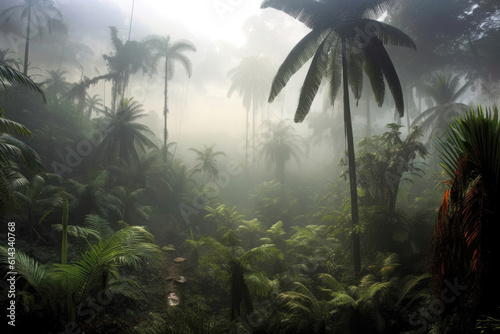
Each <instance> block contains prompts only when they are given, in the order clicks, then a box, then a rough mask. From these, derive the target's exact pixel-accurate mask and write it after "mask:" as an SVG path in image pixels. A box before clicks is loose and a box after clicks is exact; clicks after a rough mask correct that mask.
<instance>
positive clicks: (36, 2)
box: [0, 0, 63, 75]
mask: <svg viewBox="0 0 500 334" xmlns="http://www.w3.org/2000/svg"><path fill="white" fill-rule="evenodd" d="M17 14H19V15H20V18H21V19H22V20H26V22H27V23H26V44H25V47H24V69H23V74H24V75H27V74H28V55H29V47H30V31H31V27H32V26H35V27H37V28H39V29H42V28H43V26H44V25H47V27H48V29H49V32H50V31H51V30H52V26H53V25H54V23H56V22H57V21H59V22H62V19H63V16H62V13H61V11H60V10H59V9H58V8H57V7H56V2H55V1H53V0H23V3H22V4H20V5H15V6H12V7H10V8H7V9H5V10H4V11H3V12H2V13H0V21H3V22H5V23H7V22H9V21H10V20H11V19H12V18H13V17H14V16H17Z"/></svg>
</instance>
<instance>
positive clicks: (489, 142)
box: [439, 106, 500, 189]
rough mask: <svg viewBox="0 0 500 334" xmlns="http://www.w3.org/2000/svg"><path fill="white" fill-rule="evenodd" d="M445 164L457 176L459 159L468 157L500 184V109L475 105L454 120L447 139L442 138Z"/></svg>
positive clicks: (495, 186) (495, 184)
mask: <svg viewBox="0 0 500 334" xmlns="http://www.w3.org/2000/svg"><path fill="white" fill-rule="evenodd" d="M439 144H440V147H441V149H440V152H441V156H442V164H441V166H442V167H443V168H444V170H445V171H446V173H447V174H448V175H449V176H450V177H451V178H453V177H455V171H456V170H457V169H458V163H459V160H460V159H461V158H463V157H466V158H467V160H468V161H469V162H470V163H471V164H472V166H473V168H475V169H476V170H477V172H478V173H480V174H481V175H482V176H483V177H484V178H485V181H486V184H489V185H490V186H491V187H492V188H493V189H499V186H500V120H499V118H498V109H497V107H495V108H494V109H493V110H492V109H486V110H485V111H483V108H482V107H481V106H478V107H477V111H475V110H474V109H473V108H471V110H469V111H468V112H467V113H466V115H465V116H464V117H461V118H459V119H457V120H456V121H455V122H453V123H452V124H450V129H449V133H448V134H447V135H446V138H445V140H440V141H439Z"/></svg>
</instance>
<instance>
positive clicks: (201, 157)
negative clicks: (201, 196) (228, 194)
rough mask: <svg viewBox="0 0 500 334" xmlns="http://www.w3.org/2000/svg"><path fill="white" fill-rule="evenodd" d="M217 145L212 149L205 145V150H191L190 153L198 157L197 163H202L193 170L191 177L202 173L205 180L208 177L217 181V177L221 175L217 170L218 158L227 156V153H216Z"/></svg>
mask: <svg viewBox="0 0 500 334" xmlns="http://www.w3.org/2000/svg"><path fill="white" fill-rule="evenodd" d="M214 147H215V144H213V145H212V146H210V147H207V145H205V148H204V149H203V150H198V149H196V148H193V147H192V148H190V149H189V150H190V151H193V152H195V153H196V154H197V155H198V156H197V157H196V161H199V162H200V163H199V164H197V165H196V166H194V167H193V169H192V170H191V175H193V174H195V173H202V174H203V180H204V178H205V176H206V175H208V177H209V178H210V179H211V180H212V181H215V180H216V179H217V176H218V175H219V169H218V168H217V157H219V156H225V155H226V153H224V152H222V151H216V152H214Z"/></svg>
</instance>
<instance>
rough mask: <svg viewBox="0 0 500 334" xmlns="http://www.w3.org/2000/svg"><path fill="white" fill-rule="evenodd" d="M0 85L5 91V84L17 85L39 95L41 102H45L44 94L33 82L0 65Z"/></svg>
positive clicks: (19, 73) (17, 72) (8, 67)
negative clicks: (41, 98)
mask: <svg viewBox="0 0 500 334" xmlns="http://www.w3.org/2000/svg"><path fill="white" fill-rule="evenodd" d="M0 84H1V85H2V86H3V88H4V89H7V85H6V84H11V85H12V84H19V85H21V86H24V87H26V88H28V89H31V90H34V91H35V92H37V93H39V94H40V95H42V97H43V100H44V101H46V99H45V94H44V93H43V91H42V90H41V89H40V87H38V85H37V84H36V83H34V82H33V80H31V79H30V78H29V77H27V76H26V75H24V74H22V73H21V72H19V71H18V70H16V69H13V68H12V67H10V66H7V65H2V64H0Z"/></svg>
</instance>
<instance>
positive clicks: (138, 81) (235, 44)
mask: <svg viewBox="0 0 500 334" xmlns="http://www.w3.org/2000/svg"><path fill="white" fill-rule="evenodd" d="M20 2H21V1H20V0H1V1H0V11H1V10H3V9H5V8H8V7H10V6H12V5H15V4H19V3H20ZM56 2H57V3H58V6H59V8H60V9H61V11H62V13H63V15H64V20H65V22H66V24H67V26H68V28H69V35H68V37H67V38H66V40H65V41H64V43H61V41H60V40H59V44H60V45H62V47H61V48H62V49H61V51H60V56H56V57H55V56H54V43H51V42H50V38H51V37H50V36H49V37H48V36H47V35H45V36H42V38H35V39H33V40H32V47H31V49H30V62H31V63H32V64H33V66H35V67H39V68H40V70H39V71H38V72H37V73H35V72H36V71H37V70H35V69H34V70H33V72H32V73H33V74H36V75H38V76H39V77H40V78H43V76H44V75H46V70H48V69H57V68H59V67H60V68H61V69H62V70H66V71H68V79H70V80H69V81H72V82H76V81H78V80H79V78H80V77H81V75H82V74H83V75H86V76H88V77H93V76H96V75H99V74H103V73H106V71H107V68H106V63H105V61H104V60H103V58H102V55H103V54H109V53H111V52H112V48H111V43H110V38H109V36H110V35H109V28H108V27H109V26H115V27H117V29H118V30H119V35H120V38H121V39H122V40H123V41H125V40H126V39H127V37H128V30H129V27H130V26H129V25H130V13H131V9H132V0H57V1H56ZM261 2H262V1H261V0H245V1H243V0H178V1H172V0H168V1H160V0H135V4H134V17H133V20H132V33H131V39H132V40H137V41H141V40H142V39H144V37H146V36H147V35H149V34H158V35H170V36H171V38H172V39H173V40H179V39H187V40H189V41H191V42H193V43H194V44H195V45H196V47H197V52H196V53H191V52H187V53H186V54H187V55H188V56H189V57H190V59H191V60H192V63H193V75H192V77H191V78H188V77H187V75H186V74H185V73H184V70H183V68H182V67H180V66H177V68H176V74H175V77H174V79H173V80H172V81H170V82H169V111H170V113H169V136H170V137H169V141H177V142H179V143H180V144H181V150H186V149H187V148H189V147H192V146H197V147H201V146H202V145H203V144H207V145H211V144H213V143H217V145H218V147H220V148H221V149H224V150H228V151H234V150H236V147H237V146H241V144H242V143H244V138H245V135H244V134H245V115H246V113H245V110H244V108H243V106H242V102H241V99H240V98H239V96H238V94H233V97H232V98H230V99H229V98H227V92H228V89H229V86H230V84H231V81H230V80H229V79H228V77H227V72H228V71H229V70H230V69H231V68H233V67H234V66H236V65H237V64H238V63H239V62H240V61H241V60H242V59H243V58H244V57H247V56H252V55H261V56H264V57H266V58H268V59H269V62H270V65H271V68H272V69H273V72H275V71H276V70H277V69H278V67H279V65H280V64H281V62H282V61H283V60H284V59H285V57H286V55H287V54H288V52H289V51H290V50H291V48H292V47H293V46H294V45H295V44H296V43H297V42H298V41H299V40H300V39H301V37H302V36H304V35H305V34H306V33H307V32H308V29H307V28H305V27H304V26H303V25H302V24H301V23H299V22H297V21H295V20H293V19H291V18H289V17H288V16H287V15H285V14H283V13H281V12H279V11H276V10H274V9H265V10H263V9H260V4H261ZM24 26H25V25H23V24H22V22H21V23H20V24H19V26H17V27H15V26H14V27H10V28H9V29H7V31H6V30H5V29H4V30H3V33H4V38H2V39H1V40H0V47H1V48H4V49H5V48H10V49H11V50H14V51H16V53H17V54H18V55H19V58H21V59H22V58H23V54H24V53H23V51H24V43H23V38H22V36H23V32H24V29H25V28H23V27H24ZM5 37H7V38H5ZM52 38H59V39H61V37H52ZM70 46H72V47H73V48H76V49H78V51H77V52H76V53H77V54H76V56H75V59H76V60H75V61H74V62H73V63H69V62H68V61H62V59H63V58H64V57H66V58H67V57H68V55H69V51H68V50H69V48H70ZM63 56H64V57H63ZM304 75H305V69H302V70H301V71H300V72H299V73H298V74H297V75H296V76H294V77H293V78H292V80H291V81H290V84H289V85H288V86H287V87H286V89H285V90H284V94H283V95H285V97H286V98H285V99H281V100H280V99H277V101H276V102H275V103H274V104H272V105H271V106H270V107H269V109H268V111H267V112H269V113H270V114H271V117H273V118H279V117H281V113H282V112H283V118H293V114H294V111H295V107H296V105H297V96H298V92H299V89H300V84H301V83H302V81H303V79H304ZM40 80H41V79H40ZM162 86H163V78H162V76H160V75H156V76H153V77H149V76H148V75H143V74H137V75H135V76H134V77H133V78H132V80H131V83H130V85H129V91H128V94H127V95H129V96H133V97H134V98H135V99H136V100H138V101H139V102H141V103H143V105H144V109H145V110H146V111H147V112H149V113H150V114H151V117H149V119H146V120H145V123H147V125H148V126H150V127H151V128H152V130H153V131H154V132H155V133H156V134H157V137H158V138H159V139H161V138H162V124H163V122H162V116H161V115H162V110H163V95H162V94H163V87H162ZM110 87H111V84H110V83H106V84H104V83H102V84H98V85H96V86H95V87H94V88H93V89H92V90H91V91H89V93H90V94H91V95H92V94H99V95H100V96H101V97H102V98H105V100H106V103H107V104H108V105H109V100H110ZM317 100H319V102H317V104H316V105H321V98H318V99H317ZM283 101H285V102H283ZM283 103H284V104H283ZM283 106H285V107H284V108H283ZM318 109H319V108H314V107H313V109H312V110H313V111H314V110H318ZM296 127H297V129H298V130H299V131H300V132H301V133H304V134H305V133H306V132H307V129H308V127H307V124H306V123H303V124H297V125H296ZM228 145H230V146H231V147H227V146H228ZM224 146H226V147H224Z"/></svg>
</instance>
